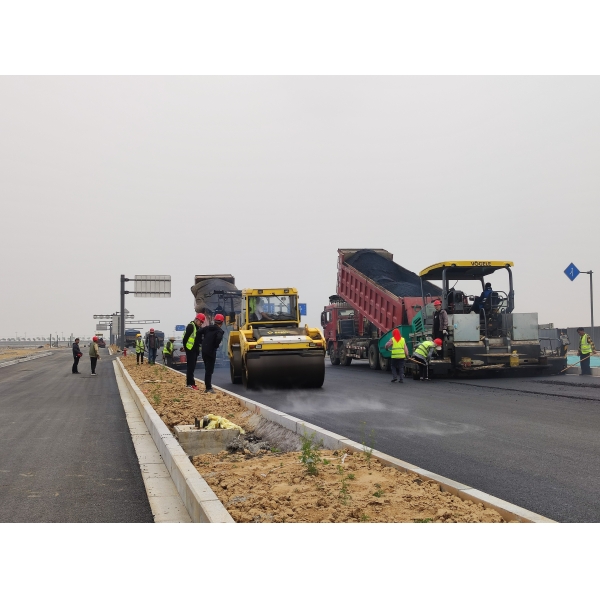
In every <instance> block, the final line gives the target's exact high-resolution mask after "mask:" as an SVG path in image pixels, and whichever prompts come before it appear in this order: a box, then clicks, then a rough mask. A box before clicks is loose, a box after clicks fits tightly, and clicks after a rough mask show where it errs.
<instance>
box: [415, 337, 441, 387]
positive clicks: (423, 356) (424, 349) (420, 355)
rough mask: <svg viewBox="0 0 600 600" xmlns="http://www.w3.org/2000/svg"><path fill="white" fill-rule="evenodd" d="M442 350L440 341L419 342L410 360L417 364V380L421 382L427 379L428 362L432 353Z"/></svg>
mask: <svg viewBox="0 0 600 600" xmlns="http://www.w3.org/2000/svg"><path fill="white" fill-rule="evenodd" d="M441 349H442V340H441V339H440V338H436V339H435V340H433V342H432V341H431V340H425V341H424V342H421V343H420V344H419V345H418V346H417V347H416V348H415V351H414V352H413V355H412V360H413V361H416V362H418V363H419V378H420V379H421V381H427V380H428V379H429V361H430V360H431V357H432V355H433V353H434V352H436V351H440V350H441Z"/></svg>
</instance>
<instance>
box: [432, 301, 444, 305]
mask: <svg viewBox="0 0 600 600" xmlns="http://www.w3.org/2000/svg"><path fill="white" fill-rule="evenodd" d="M433 305H434V306H441V305H442V302H441V301H440V300H436V301H435V302H434V303H433Z"/></svg>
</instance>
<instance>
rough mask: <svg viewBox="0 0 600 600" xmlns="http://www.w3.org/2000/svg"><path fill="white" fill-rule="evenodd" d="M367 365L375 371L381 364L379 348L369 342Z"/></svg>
mask: <svg viewBox="0 0 600 600" xmlns="http://www.w3.org/2000/svg"><path fill="white" fill-rule="evenodd" d="M369 367H370V368H371V369H374V370H375V371H379V369H381V366H380V365H379V348H378V347H377V344H371V345H370V346H369Z"/></svg>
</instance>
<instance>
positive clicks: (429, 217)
mask: <svg viewBox="0 0 600 600" xmlns="http://www.w3.org/2000/svg"><path fill="white" fill-rule="evenodd" d="M599 104H600V79H599V78H598V77H407V76H397V77H395V76H394V77H377V76H371V77H360V76H357V77H206V76H191V77H160V76H156V77H91V76H89V77H7V76H5V77H2V78H0V199H1V206H2V208H1V211H2V212H1V215H2V219H1V221H0V222H1V227H2V235H1V237H0V251H1V253H0V256H1V261H0V274H1V277H2V286H1V288H0V289H1V290H2V291H1V294H2V311H1V312H0V337H8V336H11V337H12V336H13V335H14V334H15V332H18V333H19V335H23V334H24V333H25V332H27V335H28V336H32V335H36V336H38V335H39V336H41V335H47V334H49V333H51V332H52V333H54V332H56V331H58V332H59V333H61V332H64V334H65V335H69V334H70V333H73V334H75V335H80V336H82V335H87V334H90V333H93V331H94V323H95V322H94V320H93V319H92V315H93V314H96V313H110V312H113V311H116V310H119V276H120V274H121V273H124V274H126V275H127V276H129V277H133V276H135V275H136V274H168V275H171V276H172V282H173V283H172V291H173V295H172V298H170V299H167V300H155V299H135V298H133V295H130V296H128V298H127V307H128V309H129V310H130V311H131V312H132V313H133V314H135V316H136V317H137V318H143V319H152V318H156V319H160V321H161V323H160V325H159V326H158V327H160V329H162V330H164V331H165V332H167V333H170V332H171V331H172V330H173V327H174V326H175V324H178V323H187V322H189V320H190V319H191V318H192V316H193V304H194V303H193V296H192V294H191V292H190V286H191V285H192V284H193V282H194V275H195V274H208V273H231V274H233V275H234V276H235V278H236V284H237V285H238V287H240V288H242V287H277V286H295V287H297V288H298V289H299V293H300V298H301V300H300V301H303V302H306V303H307V304H308V317H307V318H306V322H308V323H310V324H318V323H319V314H320V312H321V310H322V308H323V306H324V305H325V304H326V303H327V298H328V296H329V295H330V294H333V293H335V287H336V269H337V265H336V262H337V249H338V248H344V247H346V248H385V249H387V250H389V251H390V252H392V253H393V254H394V258H395V260H396V262H398V263H399V264H401V265H402V266H404V267H406V268H408V269H410V270H412V271H416V272H418V271H420V270H421V269H423V268H424V267H426V266H428V265H430V264H432V263H436V262H440V261H444V260H511V261H514V263H515V267H514V282H515V290H516V309H515V310H516V311H517V312H538V313H539V319H540V322H554V323H555V324H556V325H557V326H576V325H579V324H583V325H586V326H587V325H589V322H590V316H589V277H588V276H587V275H581V276H580V277H579V278H578V279H576V280H575V282H573V283H571V282H570V281H569V280H568V279H567V277H566V276H565V275H564V273H563V270H564V269H565V268H566V267H567V265H568V264H569V263H570V262H571V261H573V262H574V263H575V265H577V267H579V269H581V270H588V269H594V270H595V271H596V270H597V272H598V281H599V282H600V262H599V259H598V251H597V239H596V236H597V234H598V223H599V217H600V209H599V207H598V190H599V183H600V170H599V168H598V165H599V164H600V142H599V140H600V112H599V111H598V106H599ZM130 289H133V286H132V285H131V286H130ZM597 293H598V294H599V295H600V288H598V292H597ZM597 322H599V323H600V313H598V317H597Z"/></svg>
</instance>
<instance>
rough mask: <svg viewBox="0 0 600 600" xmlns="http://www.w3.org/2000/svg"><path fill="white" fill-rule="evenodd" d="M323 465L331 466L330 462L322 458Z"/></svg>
mask: <svg viewBox="0 0 600 600" xmlns="http://www.w3.org/2000/svg"><path fill="white" fill-rule="evenodd" d="M323 464H324V465H329V464H331V461H330V460H327V459H326V458H324V459H323Z"/></svg>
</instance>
